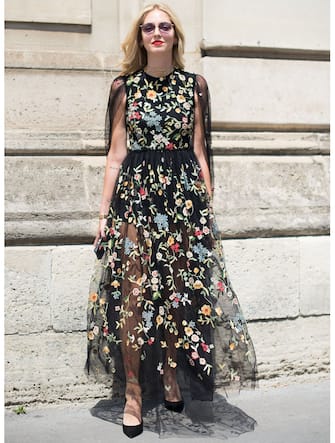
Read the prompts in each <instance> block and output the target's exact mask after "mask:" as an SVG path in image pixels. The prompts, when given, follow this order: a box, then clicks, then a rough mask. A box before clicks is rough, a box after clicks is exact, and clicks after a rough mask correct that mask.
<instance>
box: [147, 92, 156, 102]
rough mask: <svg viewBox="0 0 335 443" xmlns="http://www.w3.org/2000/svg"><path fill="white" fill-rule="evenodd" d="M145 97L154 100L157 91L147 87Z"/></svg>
mask: <svg viewBox="0 0 335 443" xmlns="http://www.w3.org/2000/svg"><path fill="white" fill-rule="evenodd" d="M146 97H147V98H148V99H149V100H155V99H156V97H157V92H156V91H154V90H153V89H149V91H147V94H146Z"/></svg>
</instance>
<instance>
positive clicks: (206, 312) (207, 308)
mask: <svg viewBox="0 0 335 443" xmlns="http://www.w3.org/2000/svg"><path fill="white" fill-rule="evenodd" d="M200 310H201V313H202V314H203V315H206V316H208V315H211V312H212V308H211V307H210V306H209V305H203V306H201V309H200Z"/></svg>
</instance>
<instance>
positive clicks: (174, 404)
mask: <svg viewBox="0 0 335 443" xmlns="http://www.w3.org/2000/svg"><path fill="white" fill-rule="evenodd" d="M164 406H165V407H166V409H168V410H169V411H173V412H179V413H180V412H182V411H183V409H184V400H183V399H182V400H180V401H168V400H165V399H164Z"/></svg>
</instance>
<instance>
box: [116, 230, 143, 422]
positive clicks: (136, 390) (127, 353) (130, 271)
mask: <svg viewBox="0 0 335 443" xmlns="http://www.w3.org/2000/svg"><path fill="white" fill-rule="evenodd" d="M126 226H127V229H126V233H124V234H123V235H124V238H125V241H126V242H127V243H126V245H125V247H124V251H123V257H122V266H123V268H124V279H123V282H122V306H121V311H120V338H121V340H122V343H121V350H122V357H123V366H124V371H125V378H126V391H125V400H126V404H125V409H124V417H123V423H124V424H125V425H127V426H136V425H138V424H139V423H141V421H142V392H141V386H140V381H139V380H140V357H141V349H140V348H139V347H138V341H137V339H138V338H139V334H138V333H137V331H136V329H135V328H136V326H138V324H139V322H140V321H141V320H142V303H141V302H139V301H138V295H139V293H140V292H141V286H140V284H139V283H138V282H140V280H141V277H142V267H141V262H140V256H139V250H138V239H137V232H136V228H135V226H134V225H131V224H129V225H126Z"/></svg>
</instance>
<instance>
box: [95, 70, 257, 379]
mask: <svg viewBox="0 0 335 443" xmlns="http://www.w3.org/2000/svg"><path fill="white" fill-rule="evenodd" d="M125 90H126V127H127V135H128V149H129V152H128V155H127V157H126V159H125V160H124V162H123V164H122V167H121V169H120V172H119V176H118V179H117V182H116V185H115V192H114V197H113V200H112V204H111V207H110V212H109V217H108V229H107V231H108V232H107V239H106V241H105V242H103V247H104V250H105V254H104V257H103V259H102V260H100V261H99V262H98V263H97V271H96V272H95V273H94V275H93V277H92V282H91V291H90V295H89V304H88V343H89V355H90V357H89V364H90V365H91V367H92V366H94V365H95V364H98V363H97V362H98V361H100V362H101V363H102V368H103V369H104V370H105V369H107V370H108V371H109V372H111V373H115V374H116V373H117V365H118V363H119V361H120V359H122V355H121V350H120V348H121V346H120V344H121V343H123V345H124V346H127V348H128V349H129V358H132V357H131V356H132V355H133V354H131V353H132V352H133V353H140V359H141V361H145V360H146V359H149V361H154V362H155V363H154V364H155V366H154V369H155V371H156V369H157V371H156V372H157V375H159V376H160V375H161V374H163V373H164V363H163V362H164V361H166V362H167V364H168V366H169V367H170V368H173V369H174V368H178V370H179V368H181V367H183V368H184V369H183V370H186V369H185V364H188V365H189V369H190V371H189V376H190V377H195V378H196V380H197V382H198V381H199V380H202V381H205V380H213V378H214V377H216V378H218V384H220V383H221V385H225V384H229V383H231V382H232V381H239V382H245V381H247V379H248V378H250V379H252V378H253V377H254V376H255V357H254V350H253V345H252V342H251V340H250V337H249V335H248V330H247V327H246V322H245V320H244V317H243V315H242V312H241V309H240V306H239V302H238V299H237V297H236V294H235V293H234V291H233V289H232V287H231V283H230V281H229V279H228V276H227V273H226V270H225V262H224V257H223V253H222V247H221V240H220V238H219V236H218V234H217V228H216V225H215V220H214V214H213V212H212V209H211V206H210V205H209V199H208V194H207V191H206V186H205V182H204V178H203V174H202V171H201V169H200V166H199V163H198V161H197V158H196V156H195V153H194V150H193V135H194V94H195V76H194V75H193V74H189V73H186V72H183V71H179V70H175V71H174V72H173V73H172V74H170V75H169V76H167V77H166V78H162V79H156V78H154V77H150V76H147V75H145V74H144V73H143V72H138V73H135V74H133V75H131V76H129V77H127V78H126V79H125ZM216 328H220V332H219V333H217V334H216V333H215V330H216ZM94 352H96V354H94ZM176 352H178V354H176ZM165 353H166V356H167V358H166V359H165V360H164V358H165V357H164V355H165ZM93 355H94V356H96V355H98V356H99V358H98V359H97V358H93V357H92V356H93ZM133 358H134V359H135V357H133ZM137 361H138V360H137ZM181 361H182V362H183V364H182V365H181V364H180V362H181ZM184 362H186V363H184ZM236 362H239V364H238V365H237V363H236ZM206 383H209V382H206ZM211 383H212V382H210V384H211ZM213 385H214V382H213Z"/></svg>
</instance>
